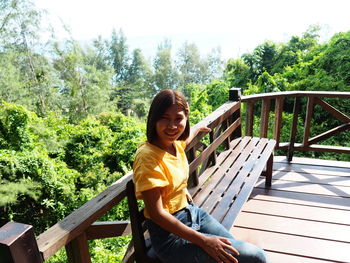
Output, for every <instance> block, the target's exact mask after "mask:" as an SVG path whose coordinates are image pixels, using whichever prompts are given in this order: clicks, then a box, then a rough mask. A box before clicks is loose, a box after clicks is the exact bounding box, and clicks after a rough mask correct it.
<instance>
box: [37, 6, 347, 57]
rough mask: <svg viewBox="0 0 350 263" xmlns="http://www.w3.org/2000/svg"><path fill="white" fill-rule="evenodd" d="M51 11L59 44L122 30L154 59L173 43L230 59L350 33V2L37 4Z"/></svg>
mask: <svg viewBox="0 0 350 263" xmlns="http://www.w3.org/2000/svg"><path fill="white" fill-rule="evenodd" d="M35 3H36V5H37V6H38V7H39V8H44V9H47V10H48V12H49V19H50V20H51V23H52V24H53V25H54V26H55V28H56V32H57V34H58V37H59V38H65V37H66V36H67V35H66V34H65V33H64V31H63V30H62V23H61V22H60V20H61V21H63V22H64V23H65V24H66V25H68V26H69V27H70V29H71V32H72V35H73V37H74V39H76V40H81V41H84V40H90V39H93V38H96V37H97V36H98V35H101V36H102V37H104V38H109V37H110V35H111V32H112V30H113V28H115V29H116V30H117V31H118V30H119V29H120V28H121V29H122V30H123V32H124V34H125V36H126V38H127V44H128V45H129V48H130V49H131V50H132V49H134V48H141V49H142V50H143V53H144V54H145V55H146V56H153V55H154V53H155V50H156V48H157V45H158V44H159V43H160V42H161V41H163V40H164V39H165V38H167V39H170V40H171V41H172V44H173V48H174V50H175V51H176V50H177V48H178V47H180V46H181V45H182V44H183V43H184V42H185V41H187V42H189V43H195V44H196V45H197V46H198V47H199V48H200V51H201V53H202V54H203V53H204V54H205V53H206V52H209V51H210V50H211V49H212V48H216V47H218V46H220V47H221V50H222V55H223V57H224V58H229V57H233V58H237V57H239V56H240V55H241V54H242V53H244V52H251V51H252V50H253V49H254V48H255V47H256V46H257V45H259V44H261V43H263V42H264V41H265V40H272V41H274V42H286V41H288V40H289V38H290V37H291V36H293V35H298V36H300V35H301V34H302V33H303V32H305V31H306V30H307V28H308V27H309V26H310V25H314V24H318V25H320V26H321V27H322V28H323V31H322V37H323V38H324V39H328V38H329V37H331V36H332V35H333V34H334V33H336V32H341V31H343V32H344V31H348V30H350V16H349V10H350V0H332V1H330V0H293V1H291V0H288V1H287V0H240V1H237V0H211V1H210V0H176V1H175V0H172V1H169V0H98V1H96V0H95V1H93V0H35Z"/></svg>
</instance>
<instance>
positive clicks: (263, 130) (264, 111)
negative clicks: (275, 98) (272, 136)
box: [260, 99, 271, 138]
mask: <svg viewBox="0 0 350 263" xmlns="http://www.w3.org/2000/svg"><path fill="white" fill-rule="evenodd" d="M270 106H271V100H270V99H264V100H263V101H262V106H261V120H260V137H261V138H267V134H268V129H269V115H270Z"/></svg>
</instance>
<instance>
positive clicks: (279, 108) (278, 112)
mask: <svg viewBox="0 0 350 263" xmlns="http://www.w3.org/2000/svg"><path fill="white" fill-rule="evenodd" d="M283 103H284V98H283V97H279V98H277V99H276V104H275V127H274V130H273V138H274V139H275V140H276V148H278V147H279V144H280V138H281V125H282V112H283Z"/></svg>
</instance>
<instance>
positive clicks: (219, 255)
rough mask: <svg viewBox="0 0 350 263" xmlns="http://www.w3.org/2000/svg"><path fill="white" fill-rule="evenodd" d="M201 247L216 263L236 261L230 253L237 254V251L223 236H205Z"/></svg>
mask: <svg viewBox="0 0 350 263" xmlns="http://www.w3.org/2000/svg"><path fill="white" fill-rule="evenodd" d="M201 247H202V248H203V249H204V250H205V251H206V252H207V253H208V254H209V255H210V256H211V257H212V258H213V259H215V260H216V261H217V262H218V263H221V262H224V263H232V262H234V263H238V260H237V259H236V258H235V257H233V256H232V254H234V255H239V252H238V251H237V250H236V249H235V248H234V247H232V246H231V242H230V241H229V240H228V239H227V238H225V237H218V236H205V239H204V244H203V245H202V246H201ZM229 251H230V252H232V254H231V253H229Z"/></svg>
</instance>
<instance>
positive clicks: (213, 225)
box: [147, 204, 269, 263]
mask: <svg viewBox="0 0 350 263" xmlns="http://www.w3.org/2000/svg"><path fill="white" fill-rule="evenodd" d="M173 216H175V217H176V218H177V219H178V220H179V221H181V222H182V223H183V224H185V225H187V226H189V227H191V228H192V229H195V230H197V231H199V232H201V233H203V234H205V235H215V236H221V237H226V238H228V239H229V240H230V241H231V245H232V246H233V247H234V248H236V249H237V250H238V251H239V254H240V255H239V256H236V255H233V256H234V257H235V258H237V259H238V261H239V263H267V262H269V261H268V260H267V257H266V254H265V252H264V251H263V250H262V249H261V248H259V247H257V246H255V245H253V244H250V243H247V242H243V241H239V240H236V239H234V238H233V236H232V235H231V234H230V232H229V231H227V229H226V228H224V227H223V226H222V225H221V224H220V223H219V222H218V221H216V220H215V219H214V218H213V217H212V216H210V215H209V214H208V213H207V212H205V211H204V210H202V209H200V208H198V207H196V206H195V205H193V204H190V205H188V206H187V207H186V208H185V209H182V210H180V211H178V212H176V213H174V214H173ZM147 226H148V231H149V232H150V237H151V242H152V246H153V249H154V250H155V252H156V254H157V256H158V257H159V258H160V260H161V261H162V262H166V263H179V262H180V263H195V262H200V263H204V262H208V263H214V262H216V261H215V260H214V259H213V258H211V257H210V256H209V255H208V254H207V253H206V252H205V251H204V250H203V249H202V248H201V247H199V246H197V245H195V244H193V243H191V242H189V241H187V240H185V239H183V238H180V237H178V236H176V235H174V234H173V233H170V232H167V231H165V230H164V229H163V228H161V227H160V226H159V225H157V224H156V223H154V222H153V221H151V220H147Z"/></svg>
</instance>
